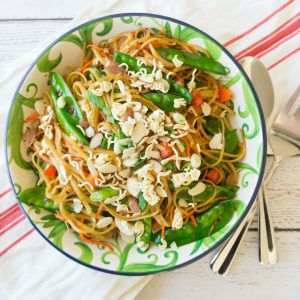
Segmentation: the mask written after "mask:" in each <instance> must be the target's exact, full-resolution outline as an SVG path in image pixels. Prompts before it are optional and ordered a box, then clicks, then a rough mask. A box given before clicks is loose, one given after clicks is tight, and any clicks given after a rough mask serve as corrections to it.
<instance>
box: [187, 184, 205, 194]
mask: <svg viewBox="0 0 300 300" xmlns="http://www.w3.org/2000/svg"><path fill="white" fill-rule="evenodd" d="M205 187H206V185H205V184H204V183H203V182H198V183H197V184H196V185H195V186H194V187H193V188H191V189H189V190H188V194H189V195H190V196H196V195H199V194H201V193H202V192H204V190H205Z"/></svg>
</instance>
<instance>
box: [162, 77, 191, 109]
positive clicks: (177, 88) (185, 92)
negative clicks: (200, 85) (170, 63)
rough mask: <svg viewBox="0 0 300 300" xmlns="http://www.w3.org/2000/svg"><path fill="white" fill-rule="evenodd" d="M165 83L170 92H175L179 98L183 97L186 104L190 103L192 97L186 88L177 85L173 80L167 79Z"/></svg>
mask: <svg viewBox="0 0 300 300" xmlns="http://www.w3.org/2000/svg"><path fill="white" fill-rule="evenodd" d="M167 81H168V82H169V84H170V87H171V91H172V92H175V93H177V94H178V95H180V96H181V97H183V98H184V99H185V100H186V101H187V103H188V104H191V103H192V100H193V96H192V94H191V93H190V92H189V90H188V89H187V88H185V87H184V86H181V85H178V84H177V83H176V81H175V80H173V79H167Z"/></svg>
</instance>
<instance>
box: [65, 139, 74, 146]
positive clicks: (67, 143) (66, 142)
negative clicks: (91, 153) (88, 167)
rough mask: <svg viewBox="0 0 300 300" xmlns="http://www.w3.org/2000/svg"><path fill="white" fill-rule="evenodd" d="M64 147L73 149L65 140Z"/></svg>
mask: <svg viewBox="0 0 300 300" xmlns="http://www.w3.org/2000/svg"><path fill="white" fill-rule="evenodd" d="M65 146H66V147H67V148H72V147H73V145H72V144H71V143H69V142H68V141H66V140H65Z"/></svg>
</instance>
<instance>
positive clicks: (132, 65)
mask: <svg viewBox="0 0 300 300" xmlns="http://www.w3.org/2000/svg"><path fill="white" fill-rule="evenodd" d="M114 55H115V61H116V62H118V63H121V64H122V63H125V64H127V65H128V68H129V69H130V70H132V71H135V72H138V71H141V70H142V69H144V70H146V72H147V73H148V74H149V73H152V71H153V69H152V68H151V67H149V66H145V65H141V66H139V65H138V63H137V62H138V61H137V59H135V58H134V57H132V56H130V55H128V54H124V53H121V52H118V51H115V54H114ZM166 80H167V81H168V83H169V84H170V87H171V89H172V91H174V92H175V93H177V94H178V95H180V96H181V97H183V98H184V99H185V100H186V101H187V103H188V104H190V103H191V102H192V99H193V97H192V95H191V93H190V92H189V90H188V89H187V88H185V87H184V86H180V85H178V84H176V81H175V80H173V79H170V78H169V79H166ZM177 98H178V97H177Z"/></svg>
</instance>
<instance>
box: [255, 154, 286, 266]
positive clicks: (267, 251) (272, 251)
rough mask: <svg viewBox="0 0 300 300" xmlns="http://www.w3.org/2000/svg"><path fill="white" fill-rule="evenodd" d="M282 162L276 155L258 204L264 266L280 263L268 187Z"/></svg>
mask: <svg viewBox="0 0 300 300" xmlns="http://www.w3.org/2000/svg"><path fill="white" fill-rule="evenodd" d="M280 160H281V156H280V155H275V156H274V159H273V163H272V166H271V167H270V169H269V171H268V174H267V176H266V179H265V182H264V183H263V184H262V186H261V188H260V190H259V192H258V203H259V225H258V235H259V254H258V256H259V261H260V263H262V264H263V265H273V264H276V263H277V261H278V255H277V247H276V242H275V233H274V227H273V223H272V218H271V214H270V213H269V211H270V210H269V207H268V199H267V195H266V189H265V187H266V185H267V184H268V183H269V181H270V180H271V178H272V176H273V174H274V173H275V171H276V169H277V168H278V165H279V162H280Z"/></svg>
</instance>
